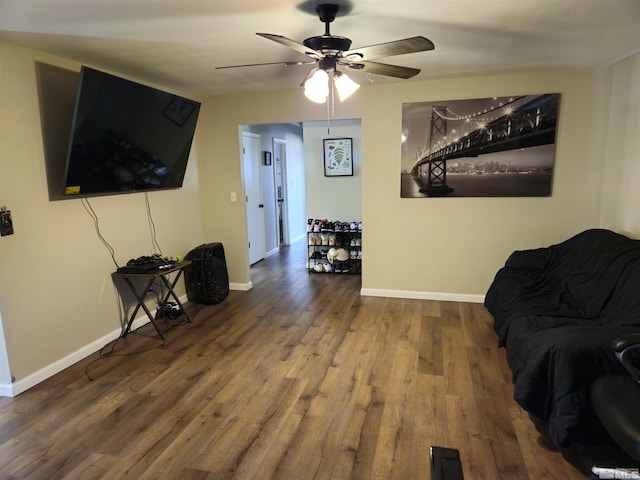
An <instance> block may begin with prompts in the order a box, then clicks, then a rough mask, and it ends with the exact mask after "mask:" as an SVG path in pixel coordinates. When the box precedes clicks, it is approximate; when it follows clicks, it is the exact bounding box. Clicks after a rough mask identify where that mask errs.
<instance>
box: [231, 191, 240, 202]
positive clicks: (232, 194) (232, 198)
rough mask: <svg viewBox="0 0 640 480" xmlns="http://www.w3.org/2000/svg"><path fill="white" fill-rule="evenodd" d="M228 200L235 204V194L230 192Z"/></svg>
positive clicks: (236, 198)
mask: <svg viewBox="0 0 640 480" xmlns="http://www.w3.org/2000/svg"><path fill="white" fill-rule="evenodd" d="M229 198H230V200H231V201H232V202H236V201H237V200H238V197H236V192H231V194H230V195H229Z"/></svg>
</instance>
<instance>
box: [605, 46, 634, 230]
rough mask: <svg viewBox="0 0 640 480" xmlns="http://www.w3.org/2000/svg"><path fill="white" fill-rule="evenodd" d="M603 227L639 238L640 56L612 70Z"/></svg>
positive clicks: (621, 63)
mask: <svg viewBox="0 0 640 480" xmlns="http://www.w3.org/2000/svg"><path fill="white" fill-rule="evenodd" d="M611 92H612V94H611V111H610V119H611V121H610V125H611V128H609V130H608V134H609V137H608V143H607V153H606V155H605V156H604V158H605V159H606V163H605V175H604V179H605V183H604V190H603V201H602V222H601V223H602V226H603V227H606V228H610V229H612V230H616V231H621V232H625V233H627V234H628V235H630V236H632V237H634V238H640V188H638V185H640V54H637V55H635V56H633V57H631V58H628V59H627V60H625V61H623V62H620V63H619V64H618V65H616V66H615V67H614V69H613V88H612V90H611Z"/></svg>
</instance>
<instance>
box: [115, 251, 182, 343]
mask: <svg viewBox="0 0 640 480" xmlns="http://www.w3.org/2000/svg"><path fill="white" fill-rule="evenodd" d="M190 264H191V260H184V261H182V262H180V263H176V264H175V265H161V266H160V267H159V268H155V269H153V270H149V271H147V272H143V273H140V272H136V273H129V272H127V273H125V272H116V273H115V274H116V275H118V276H120V277H122V279H123V280H124V282H125V283H126V284H127V285H128V286H129V288H130V289H131V292H132V293H133V295H134V296H135V297H136V299H137V300H138V304H137V305H136V308H135V309H134V310H133V312H132V313H131V316H130V317H129V321H128V322H127V327H126V328H125V330H124V332H123V333H122V335H121V337H122V338H124V337H126V336H127V335H128V334H129V331H130V330H131V324H132V323H133V321H134V320H135V318H136V315H137V314H138V311H139V310H140V308H142V309H143V310H144V311H145V313H146V314H147V317H149V320H151V324H152V325H153V326H154V327H155V329H156V331H157V332H158V335H160V338H162V339H163V340H164V338H165V337H164V333H162V330H161V329H160V328H159V327H158V325H157V324H156V318H155V317H154V316H153V314H152V313H151V311H149V308H148V307H147V306H146V305H145V303H144V299H145V298H146V297H147V294H148V293H149V292H150V291H151V287H152V286H153V283H154V282H155V281H156V280H160V281H162V283H164V285H165V286H166V287H167V293H166V294H165V295H164V298H163V299H162V302H161V304H165V303H166V302H167V300H169V298H170V297H171V298H173V299H174V300H175V302H176V303H177V304H178V306H179V307H180V310H181V311H182V314H183V315H184V316H185V317H186V319H187V321H188V322H189V323H191V318H190V317H189V314H187V312H186V310H185V309H184V307H183V306H182V303H180V299H179V298H178V296H177V295H176V292H175V291H174V288H175V286H176V284H177V283H178V280H179V279H180V277H181V276H182V272H183V270H184V268H185V267H187V266H189V265H190ZM172 273H176V276H175V277H174V278H173V280H170V275H171V274H172ZM132 278H141V279H146V280H147V283H146V285H145V287H144V289H143V290H142V291H141V292H139V291H138V289H136V287H135V285H134V284H133V282H132V281H131V279H132Z"/></svg>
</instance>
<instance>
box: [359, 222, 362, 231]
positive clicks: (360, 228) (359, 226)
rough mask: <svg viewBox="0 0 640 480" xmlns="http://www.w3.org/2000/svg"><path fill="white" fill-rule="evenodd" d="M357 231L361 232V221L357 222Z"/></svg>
mask: <svg viewBox="0 0 640 480" xmlns="http://www.w3.org/2000/svg"><path fill="white" fill-rule="evenodd" d="M358 231H359V232H361V231H362V222H358Z"/></svg>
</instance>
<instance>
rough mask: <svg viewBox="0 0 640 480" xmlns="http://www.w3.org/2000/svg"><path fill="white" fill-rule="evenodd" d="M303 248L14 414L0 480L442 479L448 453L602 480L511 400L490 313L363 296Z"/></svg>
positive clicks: (499, 469)
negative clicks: (308, 265) (322, 269)
mask: <svg viewBox="0 0 640 480" xmlns="http://www.w3.org/2000/svg"><path fill="white" fill-rule="evenodd" d="M304 250H305V249H304V245H300V244H298V245H294V246H291V247H285V248H283V249H282V251H281V253H280V254H279V255H275V256H272V257H270V258H268V259H266V260H264V261H262V262H260V263H259V264H257V265H256V266H254V267H253V268H252V280H253V284H254V288H253V289H252V290H251V291H249V292H238V291H233V292H230V294H229V297H228V298H227V299H226V300H225V301H223V302H222V303H220V304H218V305H209V306H200V307H199V308H197V312H196V306H195V305H188V308H189V311H190V312H191V313H195V318H194V322H193V323H192V324H184V325H178V326H176V327H174V328H172V329H171V330H169V331H168V334H167V340H166V342H165V343H164V344H163V342H162V341H160V340H158V339H155V338H151V337H153V334H154V333H155V332H154V330H153V328H152V327H151V326H150V325H147V326H145V327H142V328H141V329H139V330H138V331H137V332H135V333H134V334H132V335H129V336H128V337H127V338H126V339H124V340H121V341H120V342H118V344H117V345H116V347H115V353H116V354H117V355H116V356H111V357H106V358H101V359H99V360H98V361H96V359H97V358H99V357H98V355H97V354H96V355H93V356H91V357H89V358H87V359H85V360H84V361H82V362H80V363H78V364H77V365H74V366H73V367H71V368H68V369H67V370H65V371H64V372H61V373H60V374H58V375H56V376H55V377H52V378H51V379H49V380H47V381H45V382H43V383H41V384H40V385H38V386H36V387H34V388H32V389H31V390H29V391H27V392H24V393H23V394H21V395H19V396H18V397H16V398H13V399H8V398H3V399H0V479H46V480H52V479H82V480H87V479H204V478H207V479H232V478H233V479H253V478H255V479H269V478H276V479H296V480H297V479H331V480H336V479H384V480H388V479H403V480H405V479H429V478H430V465H429V447H430V446H432V445H435V446H445V447H451V448H457V449H459V451H460V455H461V458H462V462H463V470H464V475H465V479H467V480H473V479H480V480H484V479H517V480H521V479H531V480H534V479H559V480H560V479H561V480H572V479H583V478H586V477H585V475H584V474H583V473H581V472H580V471H579V470H578V469H576V468H575V467H573V466H572V465H571V464H570V463H569V462H567V461H566V460H565V458H564V457H563V455H562V453H561V452H558V451H555V450H553V449H548V448H545V447H544V446H543V445H544V442H543V441H542V440H543V438H542V437H541V435H540V434H539V433H538V432H537V431H536V429H535V428H534V425H533V424H532V423H531V421H530V420H529V418H528V417H527V415H526V414H525V412H523V411H522V410H521V409H520V408H519V407H518V405H517V404H516V403H515V402H514V401H513V400H512V398H511V397H512V386H511V381H510V375H511V374H510V371H509V369H508V367H507V365H506V361H505V358H504V357H505V356H504V351H503V350H500V349H498V348H497V346H496V343H497V341H496V337H495V334H494V333H493V330H492V328H491V318H490V315H489V314H488V313H487V312H486V311H485V310H484V308H483V307H482V306H481V305H479V304H468V303H454V302H439V301H423V300H406V299H392V298H375V297H361V296H360V295H359V290H360V277H358V276H349V275H342V276H332V275H326V274H313V273H312V274H311V275H309V274H308V273H307V272H306V270H305V265H304V262H305V258H304V257H305V251H304ZM365 267H366V264H365ZM114 315H115V312H114ZM85 369H87V371H88V373H89V375H90V376H91V377H92V378H93V381H90V380H89V379H88V378H87V376H86V375H85Z"/></svg>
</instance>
